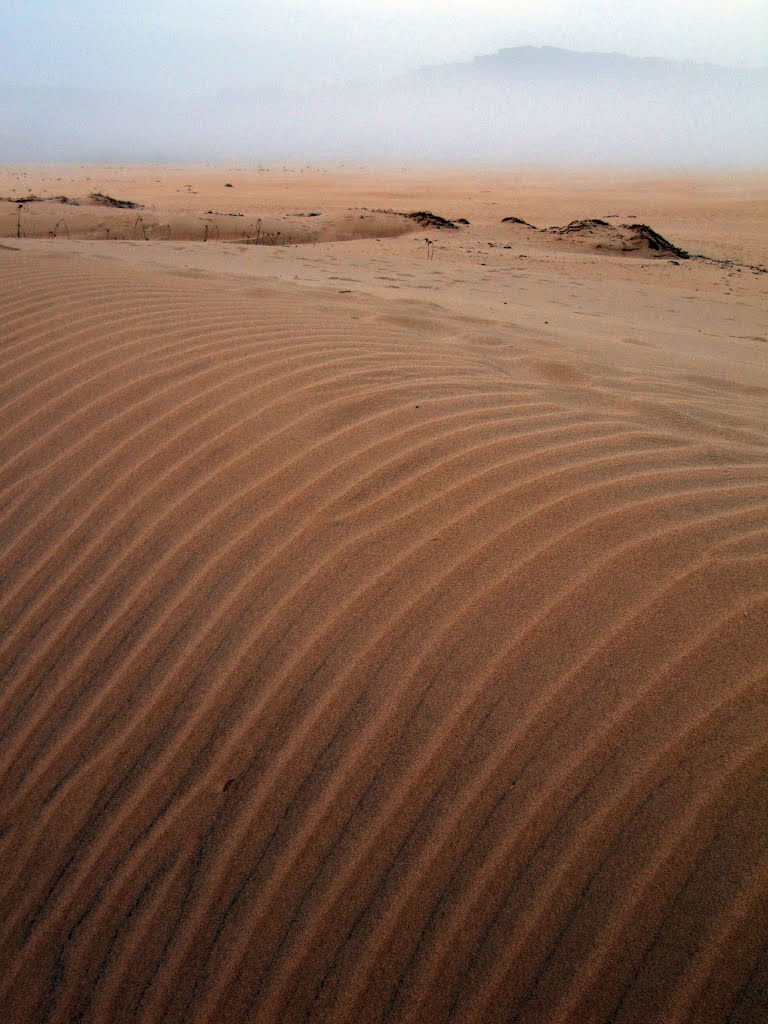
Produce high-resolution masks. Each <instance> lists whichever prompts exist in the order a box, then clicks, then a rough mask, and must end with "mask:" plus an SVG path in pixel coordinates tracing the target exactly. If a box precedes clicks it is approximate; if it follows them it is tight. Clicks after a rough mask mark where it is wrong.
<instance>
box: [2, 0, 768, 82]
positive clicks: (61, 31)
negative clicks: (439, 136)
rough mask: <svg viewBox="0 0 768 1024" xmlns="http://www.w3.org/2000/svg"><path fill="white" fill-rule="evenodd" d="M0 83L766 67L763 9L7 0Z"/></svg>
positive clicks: (548, 1)
mask: <svg viewBox="0 0 768 1024" xmlns="http://www.w3.org/2000/svg"><path fill="white" fill-rule="evenodd" d="M0 12H2V14H3V18H2V20H3V31H2V33H0V80H4V81H6V82H9V83H12V84H18V85H36V84H42V83H47V84H55V85H78V86H96V87H102V88H112V89H126V88H130V89H134V90H140V91H142V92H148V93H158V92H159V93H161V94H169V95H170V94H183V93H186V94H189V93H190V92H192V91H194V92H198V93H203V92H211V91H215V90H218V89H222V88H224V89H226V88H243V87H246V88H247V87H256V86H262V85H264V84H266V83H271V84H274V85H275V86H284V87H290V88H293V87H296V86H297V85H298V86H301V85H305V86H311V85H313V84H314V83H316V82H326V83H330V82H334V81H338V80H342V81H344V80H346V81H349V80H356V79H370V80H380V79H382V78H386V77H388V76H390V75H397V74H399V73H401V72H403V71H407V70H409V69H411V68H415V67H418V66H420V65H424V64H439V63H443V62H446V61H453V60H465V59H468V58H470V57H473V56H475V55H477V54H481V53H492V52H495V51H496V50H499V49H501V48H503V47H507V46H521V45H533V46H542V45H551V46H562V47H565V48H569V49H576V50H601V51H614V50H615V51H620V52H622V53H627V54H630V55H632V56H657V57H669V58H677V59H685V60H694V61H711V62H715V63H722V64H727V65H731V66H737V67H739V66H741V67H757V66H764V65H766V64H768V3H767V2H766V0H728V2H723V0H644V2H631V0H627V2H620V0H579V2H575V0H572V2H565V0H518V2H510V0H471V2H470V3H467V2H466V0H461V2H460V0H421V2H418V0H408V2H405V0H355V2H352V0H284V2H282V3H280V2H274V0H270V2H268V3H267V2H263V0H249V2H246V0H216V2H212V0H130V2H128V0H118V2H109V0H98V2H97V0H66V2H63V0H26V2H24V3H22V2H20V0H0Z"/></svg>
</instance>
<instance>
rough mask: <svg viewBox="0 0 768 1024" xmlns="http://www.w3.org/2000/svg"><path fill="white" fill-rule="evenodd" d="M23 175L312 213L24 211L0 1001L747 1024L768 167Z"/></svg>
mask: <svg viewBox="0 0 768 1024" xmlns="http://www.w3.org/2000/svg"><path fill="white" fill-rule="evenodd" d="M226 183H231V184H232V185H233V188H231V189H227V190H226V193H225V192H224V188H225V184H226ZM45 188H49V189H50V194H51V195H54V196H58V195H64V194H66V195H67V196H68V197H69V196H81V197H84V196H87V195H89V193H91V192H101V193H103V194H106V195H110V196H116V197H117V198H119V199H128V200H131V201H135V202H137V203H140V204H142V206H143V207H145V208H146V207H148V206H154V207H155V208H156V209H157V210H158V211H160V213H161V214H162V216H161V217H160V220H161V221H162V222H163V223H170V222H171V220H172V218H173V217H176V221H174V223H178V224H181V223H182V221H184V222H185V223H188V224H192V225H196V224H197V223H198V221H197V220H196V219H195V218H198V220H200V222H201V223H202V218H203V217H204V216H205V215H206V213H205V211H207V210H209V209H220V210H222V211H223V212H222V218H223V216H224V215H226V214H227V213H233V212H242V213H243V214H244V216H245V217H246V218H248V220H249V223H255V222H256V221H257V220H258V219H259V218H261V219H262V222H263V223H267V222H268V221H269V220H270V218H271V219H272V220H273V221H275V222H282V220H284V219H286V218H289V217H295V221H296V223H301V224H308V223H310V222H311V221H313V220H322V219H323V218H325V219H326V220H327V222H328V225H330V226H324V227H322V228H318V231H320V232H322V231H324V232H325V234H324V235H318V238H317V240H313V239H312V237H311V236H310V234H309V229H308V228H307V229H306V231H307V232H308V233H307V237H306V238H303V239H302V240H303V241H306V242H308V244H306V245H291V246H287V245H281V244H274V245H271V244H269V245H264V244H259V245H237V244H226V243H225V242H224V241H219V242H216V241H209V242H205V243H204V242H202V240H197V241H195V240H194V239H195V237H197V236H196V235H195V234H194V232H193V231H192V230H191V229H190V232H189V234H188V236H187V237H186V238H182V237H179V238H176V239H174V238H173V237H171V238H170V239H165V240H164V239H163V237H161V236H158V237H157V240H155V241H151V240H150V241H146V242H145V241H144V240H143V238H142V239H128V238H126V239H125V240H124V241H120V240H118V241H115V240H107V239H106V237H105V236H104V234H102V235H101V236H98V235H97V234H96V233H95V232H92V233H91V235H90V236H89V235H88V232H89V231H90V228H89V227H88V224H89V223H90V222H88V221H87V217H85V215H84V214H82V211H83V210H84V209H86V210H88V209H91V210H95V211H96V212H95V214H93V216H95V217H96V218H102V219H103V217H104V216H105V209H108V210H109V212H110V213H111V212H112V211H111V209H109V208H104V207H103V206H97V207H88V208H86V207H85V206H80V207H72V209H73V210H75V211H78V210H79V211H80V215H81V217H83V218H84V219H82V220H81V221H80V224H81V226H82V225H84V226H83V229H82V232H81V236H82V240H77V239H75V238H74V237H73V238H72V239H70V240H67V239H66V236H64V237H62V235H61V233H59V234H58V235H57V237H56V238H48V237H47V233H48V230H50V229H45V230H44V229H43V227H44V226H42V221H41V222H40V223H41V230H40V232H37V233H35V232H30V233H28V234H27V235H26V236H24V235H22V234H21V232H18V233H19V234H20V235H21V237H19V238H16V237H15V235H16V233H17V232H16V231H15V225H16V219H15V217H16V206H15V205H13V204H9V209H8V211H7V213H6V214H4V219H3V220H2V223H0V234H2V235H3V236H4V239H3V244H2V245H1V246H0V299H1V300H2V301H0V607H1V608H2V611H1V613H0V616H1V617H0V625H1V627H2V634H1V635H0V679H2V687H1V688H0V911H1V912H0V963H2V965H3V969H2V972H0V1020H2V1021H4V1022H8V1024H40V1022H46V1024H48V1022H50V1024H74V1022H80V1024H102V1022H103V1024H112V1022H120V1024H123V1022H141V1024H149V1022H152V1024H168V1022H175V1024H203V1022H205V1024H208V1022H210V1024H214V1022H224V1021H227V1022H254V1024H278V1022H281V1024H282V1022H286V1024H294V1022H296V1024H298V1022H327V1024H383V1022H387V1024H406V1022H407V1024H440V1022H448V1021H450V1022H456V1024H490V1022H494V1024H495V1022H498V1024H502V1022H504V1024H507V1022H511V1021H519V1022H521V1024H533V1022H536V1024H574V1022H577V1024H581V1022H589V1024H592V1022H595V1024H597V1022H601V1024H609V1022H611V1024H630V1022H632V1024H649V1022H653V1024H681V1022H691V1024H693V1022H696V1024H699V1022H712V1024H715V1022H719V1024H722V1022H725V1021H733V1022H740V1024H752V1022H758V1021H761V1020H764V1019H765V1012H766V1011H765V993H766V986H768V966H766V965H767V964H768V959H766V948H768V830H766V827H765V822H766V820H768V818H767V817H766V812H768V806H767V805H768V786H767V785H766V782H768V697H767V690H766V680H767V678H768V641H767V640H766V637H768V630H767V627H768V588H767V587H766V583H767V582H768V546H767V545H766V541H767V540H768V472H767V469H768V415H767V414H768V367H767V365H766V359H767V358H768V345H767V344H766V337H768V335H767V334H766V320H767V319H768V318H766V316H765V308H766V301H765V300H766V282H768V277H766V275H765V274H764V273H763V272H762V271H761V266H762V264H764V262H765V251H764V249H763V250H761V245H762V239H763V238H764V237H765V233H764V220H763V221H762V222H761V220H760V216H761V213H760V211H761V203H762V201H763V200H764V198H765V189H764V187H763V185H762V184H760V183H758V182H755V181H754V180H747V179H739V180H737V181H736V183H735V184H733V183H731V184H729V183H727V182H723V181H716V180H714V179H713V180H706V179H696V180H693V179H685V180H683V179H674V180H667V181H659V180H656V181H651V180H648V179H634V178H633V177H631V176H629V175H626V176H624V177H621V178H619V179H616V180H613V181H608V180H607V179H599V178H596V177H593V178H586V177H583V176H582V177H580V176H578V175H571V176H568V175H561V176H555V175H549V177H546V176H543V175H542V176H539V175H535V174H533V173H532V172H531V173H530V174H529V175H527V176H526V175H523V174H519V175H508V176H506V177H505V176H503V175H501V174H495V175H486V176H482V175H472V174H470V173H469V172H447V171H446V172H436V173H435V174H434V175H430V174H428V173H427V172H425V171H420V172H395V171H388V172H374V171H373V170H368V171H358V172H352V171H345V170H338V169H337V170H332V171H328V172H324V171H322V170H321V169H315V170H314V171H310V170H306V172H304V171H301V170H299V169H293V170H289V171H281V170H279V169H272V170H263V171H260V172H257V171H256V170H252V171H248V172H246V171H240V172H237V171H236V170H234V169H219V170H217V169H212V168H182V169H175V170H174V169H163V168H157V167H153V168H125V169H116V168H111V169H98V168H91V169H83V170H80V169H77V170H75V169H73V168H60V169H40V168H32V169H27V170H21V169H7V170H5V171H2V172H0V195H3V196H8V195H9V194H10V193H11V190H12V189H16V190H17V192H16V194H17V195H22V194H23V195H28V194H33V193H37V192H42V191H43V189H45ZM153 190H154V191H153ZM46 202H47V201H46ZM214 203H215V204H217V205H215V206H214ZM227 203H228V204H229V206H230V207H231V209H229V208H225V204H227ZM44 205H45V203H42V204H40V205H39V206H38V205H37V204H30V205H29V208H28V209H27V210H25V211H23V213H22V218H24V217H28V218H29V219H30V221H29V222H31V219H32V218H33V217H41V216H42V209H43V206H44ZM35 207H37V209H35ZM387 209H393V210H396V211H398V213H400V212H412V211H419V210H431V211H433V212H434V213H436V214H439V215H441V216H445V217H446V218H451V219H456V218H462V217H463V218H465V219H467V220H468V221H469V224H467V225H459V227H458V228H456V229H445V228H444V229H438V228H430V227H427V228H425V227H423V226H422V225H420V224H418V223H416V222H414V221H407V222H406V221H405V219H404V218H401V217H398V213H395V214H371V216H372V217H373V220H372V221H371V224H370V225H369V226H366V227H365V229H364V230H363V228H360V229H359V230H358V231H357V234H356V235H355V232H354V231H352V228H351V227H350V226H349V225H351V224H352V220H354V219H356V220H357V222H360V218H361V217H362V218H363V223H365V218H366V210H367V211H372V210H387ZM351 210H354V213H351V212H350V211H351ZM128 212H129V213H130V214H131V215H132V216H133V217H134V220H135V216H136V212H135V211H128ZM314 212H320V213H321V216H320V217H318V218H308V217H307V216H306V214H308V213H314ZM56 213H57V211H52V214H56ZM125 213H126V211H125V210H115V211H114V214H115V216H125ZM298 213H303V214H304V215H305V216H303V217H298ZM65 216H66V214H65ZM89 216H90V214H89ZM508 216H516V217H519V218H520V219H524V220H526V221H528V222H530V223H531V224H535V225H537V226H538V227H540V228H541V227H551V226H554V225H561V226H562V225H567V224H569V223H571V222H573V221H575V220H581V219H595V218H599V219H605V220H609V222H610V223H611V224H613V225H618V224H638V223H640V224H648V225H650V226H651V227H652V228H653V229H654V230H655V231H657V232H659V233H660V234H661V235H663V236H664V237H665V238H667V239H669V240H670V241H671V242H672V243H673V244H674V245H675V246H678V247H680V248H681V249H682V250H685V252H690V253H691V254H693V255H694V256H696V255H700V254H703V255H705V256H708V257H710V258H709V259H706V260H704V259H695V258H694V259H690V260H683V259H680V260H676V259H674V257H671V258H670V256H669V254H666V255H665V254H661V256H659V255H657V254H654V253H653V252H650V251H648V250H647V249H644V250H643V251H641V252H629V253H626V252H623V251H615V248H614V247H612V248H611V250H610V251H599V250H595V249H594V247H593V246H592V245H591V244H590V241H589V232H587V234H584V233H583V232H582V233H581V234H579V236H578V238H576V241H575V243H574V240H573V238H570V239H569V237H568V235H567V234H566V236H565V238H566V240H565V241H563V238H562V237H561V236H558V235H557V234H556V233H552V232H547V233H541V234H538V233H532V232H533V229H531V228H527V227H526V226H525V225H520V224H515V223H513V222H507V223H502V219H503V218H504V217H508ZM610 218H613V219H610ZM148 219H149V218H148ZM21 223H22V225H23V224H24V220H23V219H22V222H21ZM389 224H392V225H394V224H397V225H398V227H397V230H396V231H395V229H394V227H393V228H392V231H391V232H390V231H389V230H388V229H387V225H389ZM345 225H347V227H345ZM403 225H405V226H404V227H403ZM302 230H304V228H302ZM312 230H314V229H312ZM593 230H594V229H593ZM195 231H197V227H195ZM296 231H297V233H298V229H296ZM571 234H573V232H572V233H571ZM611 237H612V238H615V237H618V236H617V234H616V232H613V233H612V235H611ZM344 238H347V240H346V241H344V240H341V241H339V240H336V241H334V240H332V239H344ZM427 238H428V239H429V242H430V245H428V244H427V243H426V241H425V239H427ZM619 250H621V246H619Z"/></svg>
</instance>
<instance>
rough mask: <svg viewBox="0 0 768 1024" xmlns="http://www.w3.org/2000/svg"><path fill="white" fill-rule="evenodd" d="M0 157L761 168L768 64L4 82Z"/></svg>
mask: <svg viewBox="0 0 768 1024" xmlns="http://www.w3.org/2000/svg"><path fill="white" fill-rule="evenodd" d="M0 160H2V161H3V162H24V161H48V160H50V161H57V160H61V161H65V160H80V161H93V162H100V161H158V162H163V161H181V160H188V161H204V160H239V161H248V162H258V161H264V162H269V161H275V160H280V161H282V160H288V161H291V160H355V161H369V160H371V161H372V160H379V161H387V162H404V161H413V162H415V161H425V162H429V161H446V162H455V163H482V164H486V165H487V164H497V163H529V162H533V163H546V164H560V163H570V164H587V165H588V164H592V163H609V164H617V165H619V164H620V165H633V166H644V167H659V168H664V167H667V168H678V167H679V168H681V169H682V168H695V167H704V168H706V167H743V168H750V167H755V168H756V167H765V166H766V165H767V164H768V71H764V70H756V71H747V70H735V69H727V68H719V67H714V66H711V65H693V64H683V63H675V62H670V61H657V60H640V59H635V58H628V57H622V56H620V55H617V54H577V53H573V52H570V51H565V50H556V49H552V48H541V49H533V48H519V49H515V50H505V51H501V52H499V53H498V54H495V55H492V56H488V57H482V58H477V59H476V60H474V61H471V62H468V63H465V64H454V65H443V66H440V67H436V68H425V69H422V70H421V71H419V72H416V73H414V74H412V75H409V76H407V77H404V78H401V79H398V80H397V81H395V82H391V83H390V84H389V85H387V86H360V87H358V88H355V89H351V88H345V89H341V88H340V89H325V90H322V91H320V90H317V91H315V92H313V93H307V94H298V93H291V92H285V91H281V90H279V89H273V90H264V89H258V90H253V91H252V92H249V91H246V90H239V91H229V92H227V93H225V94H221V93H220V94H218V95H216V96H211V97H208V98H203V99H198V98H196V99H189V100H175V101H169V100H165V99H162V98H159V97H155V96H139V95H131V94H122V93H109V92H105V91H98V90H85V89H83V90H78V89H64V88H62V89H56V88H51V87H46V88H40V89H35V88H20V87H6V88H3V89H2V90H0Z"/></svg>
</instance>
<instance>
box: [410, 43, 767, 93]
mask: <svg viewBox="0 0 768 1024" xmlns="http://www.w3.org/2000/svg"><path fill="white" fill-rule="evenodd" d="M539 75H547V76H550V75H556V76H559V75H567V76H572V77H581V78H590V77H593V76H600V77H603V78H604V77H605V76H609V77H611V78H615V79H617V80H618V79H621V78H626V79H637V78H638V77H641V78H643V79H644V80H646V81H647V80H649V79H650V80H657V81H667V82H669V81H674V80H678V81H680V82H683V81H684V82H688V83H699V84H706V83H714V82H728V83H740V84H742V85H755V84H761V83H762V84H763V85H765V84H766V83H768V68H757V69H752V68H729V67H723V66H721V65H717V64H697V63H693V62H691V61H674V60H665V59H662V58H659V57H629V56H627V55H626V54H624V53H582V52H580V51H576V50H563V49H561V48H560V47H557V46H516V47H511V48H507V49H503V50H499V51H498V52H497V53H491V54H483V55H481V56H478V57H475V58H473V59H472V60H470V61H462V62H459V63H453V64H438V65H433V66H429V67H424V68H420V69H419V70H418V71H416V72H414V73H413V74H412V75H411V76H410V77H411V78H412V79H413V80H414V81H422V82H423V81H425V80H439V81H442V82H450V81H455V82H466V80H467V79H475V80H478V81H489V80H491V81H492V80H498V79H505V78H525V77H529V76H534V77H535V76H539Z"/></svg>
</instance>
